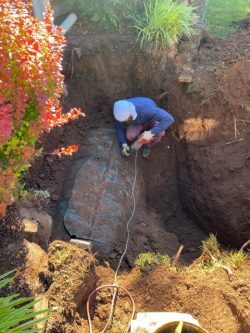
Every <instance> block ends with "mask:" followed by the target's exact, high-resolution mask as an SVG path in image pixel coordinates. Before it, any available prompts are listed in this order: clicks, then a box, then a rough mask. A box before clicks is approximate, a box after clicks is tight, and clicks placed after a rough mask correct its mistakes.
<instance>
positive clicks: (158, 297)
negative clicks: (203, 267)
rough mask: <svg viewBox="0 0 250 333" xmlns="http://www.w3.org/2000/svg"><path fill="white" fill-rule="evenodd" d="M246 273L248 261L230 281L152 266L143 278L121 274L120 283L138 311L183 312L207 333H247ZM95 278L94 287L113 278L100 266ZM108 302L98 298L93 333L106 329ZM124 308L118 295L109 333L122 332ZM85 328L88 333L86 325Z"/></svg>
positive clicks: (221, 275)
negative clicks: (97, 278) (195, 320)
mask: <svg viewBox="0 0 250 333" xmlns="http://www.w3.org/2000/svg"><path fill="white" fill-rule="evenodd" d="M249 268H250V266H249V262H248V263H246V264H245V265H244V267H242V268H241V269H240V270H237V271H234V273H233V276H232V279H231V281H229V277H228V275H227V273H226V272H225V271H223V269H220V270H216V271H214V272H212V273H205V272H202V271H199V270H198V271H197V270H195V269H194V270H192V269H189V270H187V271H183V272H182V273H181V272H180V273H179V274H176V273H174V272H171V271H169V269H168V268H167V267H165V266H160V267H153V268H151V270H150V271H148V272H147V273H141V272H140V271H139V270H138V269H134V270H133V271H132V272H130V273H128V274H126V275H122V276H121V277H120V283H121V285H122V286H124V287H126V288H127V289H128V290H129V291H130V293H131V294H132V295H133V298H134V300H135V303H136V311H137V312H146V311H149V312H155V311H156V312H157V311H166V312H171V311H173V312H175V311H177V312H187V313H190V314H192V315H193V316H194V317H195V318H197V319H198V320H199V322H200V324H201V325H202V326H204V328H205V329H207V330H208V331H209V332H210V333H218V332H220V333H229V332H230V333H239V332H241V333H247V332H249V330H250V306H249V304H250V285H249V276H248V270H249ZM97 275H98V276H99V278H100V280H99V284H107V283H110V282H111V281H112V278H113V272H112V271H111V270H110V269H107V268H104V267H98V269H97ZM111 298H112V293H111V292H110V291H109V290H106V291H105V292H104V291H102V292H101V294H100V295H99V296H98V301H97V304H96V309H95V317H94V319H93V324H94V327H95V331H94V332H100V331H101V330H102V329H103V327H104V326H105V323H106V321H107V319H108V316H109V309H110V306H109V304H110V301H111ZM129 309H130V307H129V301H128V299H126V297H125V296H124V294H123V293H121V294H119V296H118V304H117V308H116V311H115V314H114V327H113V330H111V331H110V332H123V330H124V329H125V328H126V323H127V320H128V318H129V313H130V311H129ZM117 323H120V326H117V325H118V324H117ZM85 327H86V331H87V323H86V326H85ZM117 327H118V328H119V327H120V331H119V329H117ZM122 329H123V330H122Z"/></svg>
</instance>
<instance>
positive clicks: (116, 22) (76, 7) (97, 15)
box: [63, 0, 148, 29]
mask: <svg viewBox="0 0 250 333" xmlns="http://www.w3.org/2000/svg"><path fill="white" fill-rule="evenodd" d="M146 1H148V0H146ZM63 2H64V3H66V4H67V6H68V8H69V9H70V10H73V11H75V12H76V13H77V15H78V17H80V18H83V19H84V20H86V19H87V20H89V21H91V22H94V23H97V24H99V25H101V26H102V27H105V28H108V29H116V28H119V27H120V26H121V25H122V24H124V23H125V24H126V22H127V21H128V18H129V16H131V15H135V16H137V14H138V11H140V8H141V5H142V3H143V2H142V1H140V0H63Z"/></svg>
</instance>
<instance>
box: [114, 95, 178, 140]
mask: <svg viewBox="0 0 250 333" xmlns="http://www.w3.org/2000/svg"><path fill="white" fill-rule="evenodd" d="M127 101H129V102H131V103H133V104H134V106H135V109H136V113H137V117H136V119H135V120H133V122H132V125H139V124H145V123H146V122H147V121H150V120H157V121H158V122H159V123H158V124H157V125H156V126H155V127H153V128H152V129H151V132H152V133H153V134H158V133H160V132H162V131H165V130H166V129H167V128H168V127H169V126H170V125H171V124H172V123H173V122H174V118H173V117H172V116H171V114H169V113H168V112H167V111H165V110H163V109H161V108H159V107H158V106H157V104H156V103H155V102H154V101H153V100H152V99H151V98H147V97H133V98H129V99H127ZM126 127H127V124H126V123H121V122H119V121H117V120H115V130H116V133H117V136H118V139H119V142H120V144H121V145H123V144H124V143H127V140H126V136H125V131H126Z"/></svg>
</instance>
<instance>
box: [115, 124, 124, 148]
mask: <svg viewBox="0 0 250 333" xmlns="http://www.w3.org/2000/svg"><path fill="white" fill-rule="evenodd" d="M115 130H116V134H117V137H118V140H119V142H120V144H121V146H122V145H123V144H124V143H127V140H126V138H125V130H126V125H125V124H123V123H120V122H119V121H117V120H115Z"/></svg>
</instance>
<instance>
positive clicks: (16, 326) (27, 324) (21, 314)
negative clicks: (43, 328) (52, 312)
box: [0, 271, 48, 333]
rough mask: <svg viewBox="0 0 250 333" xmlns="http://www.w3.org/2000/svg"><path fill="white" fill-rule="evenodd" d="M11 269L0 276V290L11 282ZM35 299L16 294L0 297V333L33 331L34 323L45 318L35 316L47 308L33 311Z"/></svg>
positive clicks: (26, 332) (46, 311)
mask: <svg viewBox="0 0 250 333" xmlns="http://www.w3.org/2000/svg"><path fill="white" fill-rule="evenodd" d="M12 273H13V271H11V272H7V273H5V274H3V275H1V276H0V290H1V289H2V288H4V287H5V286H7V285H8V284H9V283H11V282H12V281H13V279H14V277H13V276H11V275H12ZM36 302H37V301H36V300H35V299H34V297H19V295H18V294H14V295H10V296H5V297H0V333H35V332H38V330H37V329H36V328H35V325H36V324H37V323H39V322H41V321H43V320H45V319H46V318H39V319H37V318H35V316H38V315H41V314H44V313H48V310H47V309H46V310H41V311H34V310H33V306H34V304H35V303H36Z"/></svg>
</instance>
